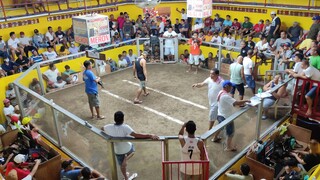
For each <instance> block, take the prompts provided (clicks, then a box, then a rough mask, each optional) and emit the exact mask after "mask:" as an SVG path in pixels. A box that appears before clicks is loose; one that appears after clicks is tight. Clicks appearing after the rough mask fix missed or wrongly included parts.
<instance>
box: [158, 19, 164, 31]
mask: <svg viewBox="0 0 320 180" xmlns="http://www.w3.org/2000/svg"><path fill="white" fill-rule="evenodd" d="M159 28H160V29H159V33H160V34H161V33H163V32H164V22H163V21H161V23H160V24H159Z"/></svg>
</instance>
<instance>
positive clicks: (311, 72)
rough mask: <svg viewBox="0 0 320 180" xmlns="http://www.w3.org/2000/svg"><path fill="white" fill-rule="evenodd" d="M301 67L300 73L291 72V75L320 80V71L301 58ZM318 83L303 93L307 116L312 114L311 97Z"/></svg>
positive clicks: (314, 93)
mask: <svg viewBox="0 0 320 180" xmlns="http://www.w3.org/2000/svg"><path fill="white" fill-rule="evenodd" d="M301 68H302V69H303V73H302V74H293V77H295V78H297V77H299V78H302V79H311V80H314V81H320V71H319V70H318V69H316V68H314V67H312V66H310V63H309V61H307V60H303V61H302V63H301ZM317 87H318V84H317V83H314V84H313V86H312V88H311V89H310V90H309V92H308V93H307V94H306V95H305V98H306V101H307V105H308V110H307V112H306V115H307V116H310V115H312V104H313V98H314V96H315V95H316V91H317Z"/></svg>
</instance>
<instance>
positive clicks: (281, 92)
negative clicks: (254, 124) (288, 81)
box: [261, 75, 287, 120]
mask: <svg viewBox="0 0 320 180" xmlns="http://www.w3.org/2000/svg"><path fill="white" fill-rule="evenodd" d="M281 83H282V80H281V76H280V75H275V76H274V78H273V80H271V81H270V82H269V83H267V84H266V85H264V86H263V90H264V91H269V90H270V89H272V88H273V87H275V86H276V85H278V84H281ZM286 88H287V86H286V85H283V86H282V87H280V88H279V89H278V90H277V91H275V92H273V93H272V96H271V97H267V98H264V100H263V105H262V107H263V115H262V117H261V118H262V120H265V119H267V115H268V110H269V108H270V107H271V106H273V105H274V103H275V102H276V101H277V100H279V99H280V98H282V97H285V95H286V93H287V91H286Z"/></svg>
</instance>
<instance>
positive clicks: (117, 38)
mask: <svg viewBox="0 0 320 180" xmlns="http://www.w3.org/2000/svg"><path fill="white" fill-rule="evenodd" d="M120 42H121V37H120V35H119V33H117V32H116V33H114V36H113V37H112V44H119V43H120Z"/></svg>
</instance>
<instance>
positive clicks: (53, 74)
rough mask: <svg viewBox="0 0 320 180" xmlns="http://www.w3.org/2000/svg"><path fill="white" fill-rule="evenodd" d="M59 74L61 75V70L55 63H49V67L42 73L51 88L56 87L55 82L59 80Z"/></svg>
mask: <svg viewBox="0 0 320 180" xmlns="http://www.w3.org/2000/svg"><path fill="white" fill-rule="evenodd" d="M58 76H60V72H59V70H58V69H57V68H56V66H55V65H54V64H53V63H51V64H49V69H48V70H47V71H45V72H44V73H43V74H42V77H43V79H44V80H45V81H47V84H48V87H49V88H55V86H54V83H55V82H57V77H58Z"/></svg>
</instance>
